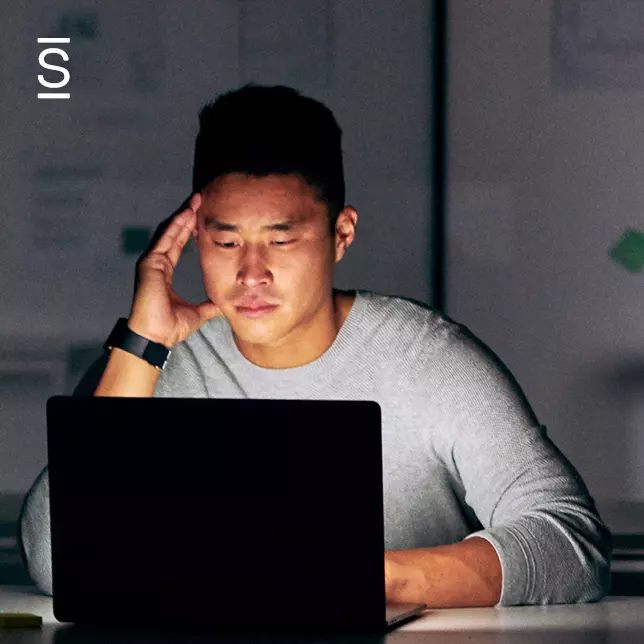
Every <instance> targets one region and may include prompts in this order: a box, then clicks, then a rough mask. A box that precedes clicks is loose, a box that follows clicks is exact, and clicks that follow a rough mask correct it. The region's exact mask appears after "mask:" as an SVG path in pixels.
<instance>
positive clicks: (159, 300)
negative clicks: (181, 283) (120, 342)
mask: <svg viewBox="0 0 644 644" xmlns="http://www.w3.org/2000/svg"><path fill="white" fill-rule="evenodd" d="M200 205H201V195H200V194H199V193H195V194H194V195H192V197H191V198H190V201H189V203H188V206H187V208H185V209H183V210H180V211H179V212H178V213H177V214H176V215H173V216H172V217H170V219H168V220H166V221H164V222H163V223H162V224H161V225H160V226H159V228H157V230H156V232H155V234H154V236H153V238H152V241H151V242H150V246H149V247H148V249H147V250H146V252H145V253H144V254H143V255H142V256H141V258H140V259H139V261H138V262H137V269H136V285H135V291H134V298H133V302H132V311H131V313H130V317H129V319H128V326H129V327H130V329H132V331H134V332H135V333H138V334H139V335H142V336H143V337H145V338H148V339H149V340H153V341H154V342H160V343H161V344H163V345H165V346H166V347H168V348H171V347H173V346H174V345H175V344H177V343H178V342H181V341H182V340H185V339H186V338H187V337H188V336H189V335H190V334H191V333H192V332H193V331H196V330H197V329H198V328H199V327H200V326H201V325H202V324H203V323H204V322H207V321H208V320H210V319H211V318H214V317H216V316H218V315H222V313H221V310H220V309H219V308H218V307H217V306H216V305H215V304H214V303H213V302H211V301H210V300H206V301H205V302H202V303H201V304H190V303H189V302H186V301H185V300H184V299H182V298H181V297H179V296H178V295H177V294H176V293H175V292H174V290H173V288H172V277H173V274H174V270H175V267H176V266H177V262H178V261H179V257H180V255H181V252H182V250H183V247H184V246H185V244H186V242H187V241H188V239H189V238H190V235H191V233H192V231H193V230H194V229H195V227H196V225H197V210H198V209H199V206H200Z"/></svg>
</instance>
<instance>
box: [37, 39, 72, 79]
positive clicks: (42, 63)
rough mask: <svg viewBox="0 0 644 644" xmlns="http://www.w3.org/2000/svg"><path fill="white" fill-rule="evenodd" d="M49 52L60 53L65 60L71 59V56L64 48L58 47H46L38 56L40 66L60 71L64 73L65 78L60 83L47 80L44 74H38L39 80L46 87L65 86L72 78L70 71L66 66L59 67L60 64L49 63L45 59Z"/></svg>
mask: <svg viewBox="0 0 644 644" xmlns="http://www.w3.org/2000/svg"><path fill="white" fill-rule="evenodd" d="M47 54H58V55H59V56H61V57H62V59H63V60H64V61H65V62H67V61H69V56H68V55H67V53H66V52H65V51H63V50H62V49H57V48H56V47H50V48H49V49H44V50H43V51H41V52H40V56H38V62H39V63H40V66H41V67H44V68H45V69H53V70H54V71H57V72H60V73H61V74H62V75H63V80H61V81H60V82H58V83H49V82H48V81H46V80H45V77H44V76H43V75H42V74H38V80H39V81H40V84H41V85H44V86H45V87H52V88H58V87H65V85H67V83H69V79H70V75H69V72H68V71H67V69H65V68H64V67H59V66H58V65H50V64H49V63H47V62H46V61H45V58H46V57H47Z"/></svg>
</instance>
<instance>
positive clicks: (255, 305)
mask: <svg viewBox="0 0 644 644" xmlns="http://www.w3.org/2000/svg"><path fill="white" fill-rule="evenodd" d="M273 306H277V305H276V304H272V303H271V302H266V301H265V300H240V301H239V302H237V304H235V308H236V309H246V310H250V311H256V310H257V309H266V308H269V307H273Z"/></svg>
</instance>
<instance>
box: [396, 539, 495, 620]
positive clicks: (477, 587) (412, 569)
mask: <svg viewBox="0 0 644 644" xmlns="http://www.w3.org/2000/svg"><path fill="white" fill-rule="evenodd" d="M385 587H386V595H387V601H391V602H412V603H416V602H423V603H425V604H427V605H428V606H429V607H430V608H457V607H465V606H494V605H496V604H497V603H498V602H499V600H500V598H501V588H502V570H501V562H500V561H499V557H498V555H497V554H496V550H495V549H494V546H492V544H491V543H489V542H488V541H486V540H485V539H482V538H479V537H472V538H471V539H466V540H464V541H460V542H458V543H455V544H453V545H448V546H437V547H434V548H419V549H415V550H388V551H386V552H385Z"/></svg>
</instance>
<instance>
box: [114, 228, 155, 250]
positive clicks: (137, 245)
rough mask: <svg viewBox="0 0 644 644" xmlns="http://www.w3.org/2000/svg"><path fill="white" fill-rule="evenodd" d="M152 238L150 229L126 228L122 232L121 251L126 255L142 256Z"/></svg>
mask: <svg viewBox="0 0 644 644" xmlns="http://www.w3.org/2000/svg"><path fill="white" fill-rule="evenodd" d="M151 236H152V231H151V230H150V229H149V228H143V227H136V226H126V227H125V228H123V230H122V231H121V251H122V252H123V253H124V254H125V255H140V254H141V253H142V252H143V251H144V250H145V249H146V248H147V246H148V242H149V241H150V238H151Z"/></svg>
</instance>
